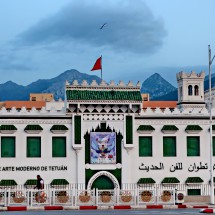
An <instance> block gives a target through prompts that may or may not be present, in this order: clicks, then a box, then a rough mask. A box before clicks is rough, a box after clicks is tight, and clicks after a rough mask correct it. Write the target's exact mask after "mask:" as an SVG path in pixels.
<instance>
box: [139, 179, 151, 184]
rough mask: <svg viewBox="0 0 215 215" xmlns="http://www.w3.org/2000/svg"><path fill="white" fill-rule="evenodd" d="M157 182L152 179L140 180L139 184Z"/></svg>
mask: <svg viewBox="0 0 215 215" xmlns="http://www.w3.org/2000/svg"><path fill="white" fill-rule="evenodd" d="M154 183H155V181H154V179H152V178H140V179H139V180H138V182H137V184H154Z"/></svg>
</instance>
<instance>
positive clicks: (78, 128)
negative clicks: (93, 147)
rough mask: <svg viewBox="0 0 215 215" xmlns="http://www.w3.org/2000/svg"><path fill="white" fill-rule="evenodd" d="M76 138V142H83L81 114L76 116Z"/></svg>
mask: <svg viewBox="0 0 215 215" xmlns="http://www.w3.org/2000/svg"><path fill="white" fill-rule="evenodd" d="M74 117H75V118H74V124H75V125H74V126H75V127H74V129H75V130H74V136H75V137H74V138H75V144H81V116H74Z"/></svg>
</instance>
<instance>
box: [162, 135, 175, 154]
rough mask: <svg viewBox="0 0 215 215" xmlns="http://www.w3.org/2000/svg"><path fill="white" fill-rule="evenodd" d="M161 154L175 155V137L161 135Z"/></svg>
mask: <svg viewBox="0 0 215 215" xmlns="http://www.w3.org/2000/svg"><path fill="white" fill-rule="evenodd" d="M163 156H164V157H176V137H163Z"/></svg>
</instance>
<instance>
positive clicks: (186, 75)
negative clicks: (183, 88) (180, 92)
mask: <svg viewBox="0 0 215 215" xmlns="http://www.w3.org/2000/svg"><path fill="white" fill-rule="evenodd" d="M176 78H177V81H179V80H181V79H186V78H198V79H199V78H202V79H204V78H205V72H204V71H201V72H200V73H199V74H197V73H196V72H195V71H191V73H185V72H183V71H181V72H179V73H177V74H176Z"/></svg>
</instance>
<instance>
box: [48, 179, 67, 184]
mask: <svg viewBox="0 0 215 215" xmlns="http://www.w3.org/2000/svg"><path fill="white" fill-rule="evenodd" d="M68 184H69V182H68V181H67V180H66V179H53V180H52V182H51V185H68Z"/></svg>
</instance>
